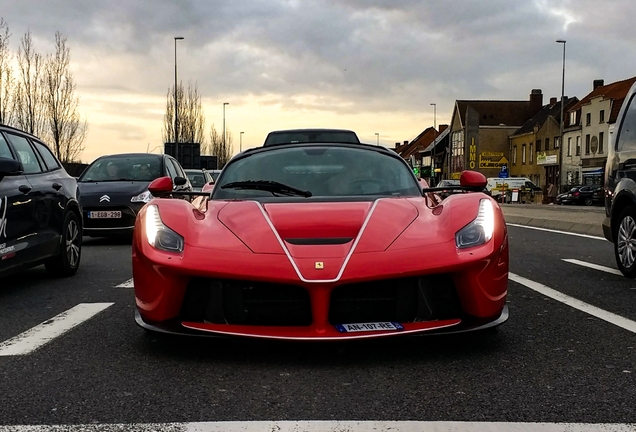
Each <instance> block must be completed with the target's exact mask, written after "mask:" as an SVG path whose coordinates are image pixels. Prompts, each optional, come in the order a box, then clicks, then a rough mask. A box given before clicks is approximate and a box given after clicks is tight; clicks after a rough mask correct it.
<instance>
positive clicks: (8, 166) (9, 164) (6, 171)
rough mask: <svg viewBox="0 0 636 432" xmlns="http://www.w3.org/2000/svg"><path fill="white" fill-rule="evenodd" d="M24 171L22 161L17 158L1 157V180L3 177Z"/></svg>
mask: <svg viewBox="0 0 636 432" xmlns="http://www.w3.org/2000/svg"><path fill="white" fill-rule="evenodd" d="M23 172H24V167H23V166H22V162H19V161H17V160H15V159H9V158H3V157H0V180H1V179H2V178H3V177H8V176H17V175H20V174H22V173H23Z"/></svg>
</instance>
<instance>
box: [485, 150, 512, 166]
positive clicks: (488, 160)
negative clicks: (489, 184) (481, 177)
mask: <svg viewBox="0 0 636 432" xmlns="http://www.w3.org/2000/svg"><path fill="white" fill-rule="evenodd" d="M504 165H508V159H506V157H505V156H504V154H503V152H481V153H480V154H479V168H501V167H502V166H504Z"/></svg>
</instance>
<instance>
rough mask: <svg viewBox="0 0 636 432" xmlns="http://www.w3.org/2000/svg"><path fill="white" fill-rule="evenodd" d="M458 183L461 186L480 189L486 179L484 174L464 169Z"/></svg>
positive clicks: (484, 184)
mask: <svg viewBox="0 0 636 432" xmlns="http://www.w3.org/2000/svg"><path fill="white" fill-rule="evenodd" d="M459 184H460V185H461V186H463V187H468V188H474V189H477V190H481V189H483V188H485V187H486V185H487V184H488V180H486V176H484V175H483V174H482V173H480V172H477V171H470V170H466V171H462V175H461V177H460V178H459Z"/></svg>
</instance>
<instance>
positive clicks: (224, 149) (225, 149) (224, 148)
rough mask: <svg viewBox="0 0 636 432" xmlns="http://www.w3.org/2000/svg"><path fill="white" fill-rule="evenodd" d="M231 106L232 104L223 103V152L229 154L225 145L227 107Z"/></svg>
mask: <svg viewBox="0 0 636 432" xmlns="http://www.w3.org/2000/svg"><path fill="white" fill-rule="evenodd" d="M229 104H230V103H229V102H223V151H224V152H227V147H226V145H225V105H229ZM224 154H225V153H224Z"/></svg>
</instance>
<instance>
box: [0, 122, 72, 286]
mask: <svg viewBox="0 0 636 432" xmlns="http://www.w3.org/2000/svg"><path fill="white" fill-rule="evenodd" d="M77 195H78V189H77V182H76V181H75V178H73V177H71V176H70V175H68V173H67V172H66V171H65V170H64V168H63V167H62V164H61V163H60V161H58V160H57V158H56V157H55V156H54V155H53V153H52V152H51V150H49V148H48V147H47V146H46V145H45V144H44V143H43V142H42V141H40V140H39V139H38V138H36V137H34V136H32V135H30V134H27V133H25V132H22V131H20V130H18V129H15V128H12V127H9V126H4V125H0V277H1V276H6V275H8V274H9V273H13V272H15V271H18V270H20V269H23V268H26V267H33V266H36V265H39V264H44V265H45V266H46V269H47V271H48V272H49V273H51V274H53V275H56V276H70V275H73V274H75V272H76V271H77V268H78V267H79V263H80V257H81V248H82V216H81V215H82V212H81V210H80V205H79V202H78V199H77Z"/></svg>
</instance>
